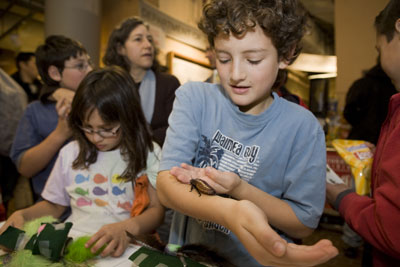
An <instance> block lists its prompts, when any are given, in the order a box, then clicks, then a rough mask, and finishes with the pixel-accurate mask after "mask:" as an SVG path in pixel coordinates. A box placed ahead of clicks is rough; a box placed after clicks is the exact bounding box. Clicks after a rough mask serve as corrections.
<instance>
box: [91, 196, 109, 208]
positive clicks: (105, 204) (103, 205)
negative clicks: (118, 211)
mask: <svg viewBox="0 0 400 267" xmlns="http://www.w3.org/2000/svg"><path fill="white" fill-rule="evenodd" d="M94 203H96V205H97V206H99V207H105V206H107V205H108V202H107V201H105V200H102V199H100V198H96V199H95V200H94Z"/></svg>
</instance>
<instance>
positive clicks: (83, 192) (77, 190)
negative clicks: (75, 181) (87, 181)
mask: <svg viewBox="0 0 400 267" xmlns="http://www.w3.org/2000/svg"><path fill="white" fill-rule="evenodd" d="M75 193H77V194H78V195H81V196H85V195H89V189H86V190H85V189H83V188H82V187H77V188H75Z"/></svg>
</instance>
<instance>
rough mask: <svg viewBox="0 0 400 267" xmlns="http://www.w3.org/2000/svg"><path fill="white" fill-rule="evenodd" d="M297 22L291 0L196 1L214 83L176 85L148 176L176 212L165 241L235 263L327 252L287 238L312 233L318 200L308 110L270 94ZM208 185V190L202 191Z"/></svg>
mask: <svg viewBox="0 0 400 267" xmlns="http://www.w3.org/2000/svg"><path fill="white" fill-rule="evenodd" d="M305 21H306V18H305V15H304V12H303V10H302V9H301V8H300V6H299V5H298V3H297V1H296V0H269V1H266V0H214V1H211V3H209V4H208V5H206V6H205V7H204V10H203V17H202V20H201V21H200V23H199V27H200V29H201V30H202V31H203V32H204V33H206V34H207V36H208V40H209V43H210V45H211V47H212V48H213V49H214V50H215V53H216V58H217V63H216V65H217V70H218V74H219V76H220V80H221V84H220V85H216V84H209V83H201V82H197V83H195V82H191V83H186V84H185V85H183V86H182V87H181V88H179V89H178V90H177V92H176V99H175V103H174V107H173V111H172V113H171V115H170V117H169V129H168V131H167V137H166V141H165V143H164V147H163V157H162V160H161V164H160V172H159V175H158V178H157V192H158V195H159V199H160V200H161V202H162V203H163V204H164V205H165V206H167V207H170V208H172V209H175V210H176V212H175V215H174V218H173V222H172V227H171V233H170V240H169V242H170V244H175V245H178V246H179V245H185V244H201V245H204V246H206V247H208V248H210V249H212V250H215V251H216V252H218V253H219V254H221V255H222V256H223V257H225V258H226V259H227V260H228V261H230V262H231V263H233V264H235V265H237V266H259V265H290V266H296V265H298V266H304V265H315V264H319V263H322V262H325V261H327V260H329V259H330V258H332V257H333V256H335V255H336V254H337V250H336V248H334V247H333V246H332V244H331V243H330V241H328V240H323V241H320V242H318V243H317V244H315V245H314V246H311V247H307V246H297V245H295V244H293V243H290V242H291V238H303V237H306V236H308V235H310V234H311V233H312V232H313V229H315V228H316V227H317V225H318V221H319V218H320V216H321V214H322V211H323V207H324V202H325V175H326V169H325V168H326V167H325V166H326V159H325V157H326V150H325V137H324V133H323V131H322V129H321V127H320V125H319V123H318V121H317V120H316V118H315V117H314V116H313V114H312V113H311V112H309V111H308V110H306V109H304V108H302V107H300V106H299V105H296V104H294V103H291V102H288V101H286V100H284V99H282V98H280V97H279V96H278V95H277V94H276V93H275V92H272V88H273V87H274V83H275V81H277V80H279V79H277V76H278V73H279V72H281V71H282V70H284V69H285V68H286V67H287V66H288V65H289V64H290V63H292V62H293V61H294V60H295V58H296V57H297V55H298V53H299V51H300V46H299V41H300V40H301V38H302V36H303V34H304V28H305ZM181 163H182V164H181ZM180 164H181V165H180ZM189 164H193V166H191V165H189ZM179 165H180V167H176V166H179ZM196 178H200V179H201V180H203V181H201V180H193V179H196ZM204 181H205V182H206V183H204ZM209 186H211V187H212V188H213V189H214V190H215V191H216V194H214V195H207V194H205V193H202V192H208V193H210V194H212V193H213V190H210V188H208V190H202V189H207V187H209ZM190 187H195V188H196V187H197V189H199V192H196V191H195V190H191V188H190ZM178 196H179V197H178ZM288 242H289V243H290V244H288ZM171 247H173V246H169V248H171ZM175 247H176V246H175Z"/></svg>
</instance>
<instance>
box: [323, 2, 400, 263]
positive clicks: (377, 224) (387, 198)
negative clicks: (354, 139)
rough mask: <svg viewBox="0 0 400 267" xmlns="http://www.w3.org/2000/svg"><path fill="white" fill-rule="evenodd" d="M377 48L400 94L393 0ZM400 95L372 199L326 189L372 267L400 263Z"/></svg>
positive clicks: (385, 129) (380, 148) (398, 5)
mask: <svg viewBox="0 0 400 267" xmlns="http://www.w3.org/2000/svg"><path fill="white" fill-rule="evenodd" d="M375 27H376V31H377V41H376V47H377V50H378V52H379V54H380V61H381V65H382V68H383V70H384V71H385V72H386V74H387V75H388V76H389V77H390V78H391V80H392V82H393V84H394V86H395V87H396V89H397V91H398V92H399V91H400V1H399V0H391V1H390V2H389V3H388V4H387V6H386V7H385V8H384V9H383V10H382V11H381V12H380V13H379V15H378V16H377V17H376V19H375ZM399 151H400V93H396V94H394V95H393V96H392V97H391V99H390V103H389V109H388V115H387V118H386V120H385V122H384V123H383V125H382V128H381V133H380V136H379V140H378V143H377V146H376V151H375V154H374V162H373V166H372V173H371V196H370V197H369V196H359V195H357V194H356V193H354V192H353V191H352V190H351V189H349V188H347V187H346V186H344V185H332V184H327V186H326V189H327V200H328V202H330V203H331V204H333V205H334V207H335V208H336V209H337V210H338V211H339V212H340V214H341V216H342V217H343V218H344V219H345V221H346V222H347V223H348V224H349V225H350V227H351V228H352V229H353V230H354V231H356V232H357V233H358V234H359V235H360V236H361V237H363V238H364V239H365V240H366V241H367V242H368V243H370V244H371V245H372V247H373V248H372V263H373V266H398V264H399V262H400V231H399V229H398V225H399V224H400V197H399V192H400V153H399Z"/></svg>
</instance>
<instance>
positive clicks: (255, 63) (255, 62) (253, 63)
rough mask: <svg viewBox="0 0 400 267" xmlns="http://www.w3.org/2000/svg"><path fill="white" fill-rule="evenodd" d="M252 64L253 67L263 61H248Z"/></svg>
mask: <svg viewBox="0 0 400 267" xmlns="http://www.w3.org/2000/svg"><path fill="white" fill-rule="evenodd" d="M247 61H248V62H249V63H250V64H252V65H257V64H258V63H260V62H261V60H250V59H249V60H247Z"/></svg>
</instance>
